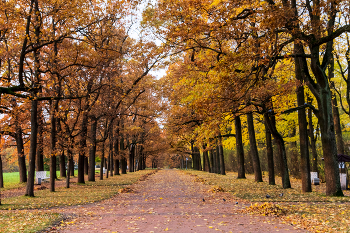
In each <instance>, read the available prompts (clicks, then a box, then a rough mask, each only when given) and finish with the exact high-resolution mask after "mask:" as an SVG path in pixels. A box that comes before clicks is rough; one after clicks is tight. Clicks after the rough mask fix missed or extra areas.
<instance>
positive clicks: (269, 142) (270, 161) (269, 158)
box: [264, 116, 276, 185]
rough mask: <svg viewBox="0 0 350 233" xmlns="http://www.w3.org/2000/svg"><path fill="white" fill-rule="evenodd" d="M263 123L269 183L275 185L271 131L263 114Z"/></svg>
mask: <svg viewBox="0 0 350 233" xmlns="http://www.w3.org/2000/svg"><path fill="white" fill-rule="evenodd" d="M264 123H265V137H266V156H267V166H268V169H269V185H275V184H276V182H275V164H274V162H273V148H272V139H271V132H270V129H269V127H268V125H267V122H266V119H265V116H264Z"/></svg>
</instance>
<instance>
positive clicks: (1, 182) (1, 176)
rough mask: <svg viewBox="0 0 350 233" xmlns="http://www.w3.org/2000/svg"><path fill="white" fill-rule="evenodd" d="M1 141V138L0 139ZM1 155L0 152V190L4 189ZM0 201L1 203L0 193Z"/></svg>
mask: <svg viewBox="0 0 350 233" xmlns="http://www.w3.org/2000/svg"><path fill="white" fill-rule="evenodd" d="M0 140H1V138H0ZM1 157H2V153H1V151H0V188H3V187H4V171H3V170H2V158H1ZM0 201H1V193H0ZM0 204H1V203H0Z"/></svg>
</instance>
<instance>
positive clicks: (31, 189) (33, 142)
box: [25, 94, 38, 197]
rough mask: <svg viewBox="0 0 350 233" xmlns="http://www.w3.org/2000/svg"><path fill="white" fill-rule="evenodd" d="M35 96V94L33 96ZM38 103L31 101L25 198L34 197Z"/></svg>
mask: <svg viewBox="0 0 350 233" xmlns="http://www.w3.org/2000/svg"><path fill="white" fill-rule="evenodd" d="M34 96H35V94H34ZM37 108H38V101H37V100H36V99H34V100H32V107H31V120H30V125H31V133H30V149H29V171H28V181H27V186H26V192H25V195H26V196H30V197H34V175H35V155H36V146H37V144H36V143H37V136H38V122H37V117H38V109H37Z"/></svg>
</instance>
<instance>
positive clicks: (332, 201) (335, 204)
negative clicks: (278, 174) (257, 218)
mask: <svg viewBox="0 0 350 233" xmlns="http://www.w3.org/2000/svg"><path fill="white" fill-rule="evenodd" d="M184 172H185V173H187V174H190V175H192V176H194V177H196V179H195V180H196V181H199V182H203V183H205V184H208V185H211V186H214V187H216V189H220V188H222V189H223V190H224V191H225V192H230V193H232V195H233V198H235V199H236V200H238V202H245V203H250V204H252V207H250V208H249V207H248V208H247V209H246V210H245V211H244V212H247V213H252V214H257V213H258V214H259V213H260V214H262V215H264V214H266V209H264V208H265V207H266V204H265V205H264V203H265V202H267V203H271V204H273V205H275V207H276V205H277V207H279V206H280V207H281V208H283V210H285V212H286V214H284V215H282V216H280V217H281V218H282V219H283V221H285V222H288V223H290V224H293V225H300V226H303V227H305V228H306V229H307V230H309V231H311V232H350V191H349V190H346V191H344V194H345V197H328V196H326V195H325V188H326V185H325V183H322V184H321V185H320V186H313V187H312V188H313V190H314V192H312V193H302V191H301V180H298V179H293V178H292V179H291V183H292V189H283V188H282V185H281V179H280V178H276V183H277V185H268V177H267V176H264V182H262V183H256V182H255V181H254V175H246V177H247V179H237V178H236V177H237V173H233V172H229V173H227V175H225V176H222V175H218V174H213V173H207V172H202V171H192V170H187V171H184ZM282 193H283V196H280V194H282ZM267 194H269V195H270V196H271V197H270V198H266V195H267ZM253 207H254V208H253ZM257 210H258V211H257ZM259 210H260V211H259Z"/></svg>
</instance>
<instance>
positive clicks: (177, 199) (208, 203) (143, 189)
mask: <svg viewBox="0 0 350 233" xmlns="http://www.w3.org/2000/svg"><path fill="white" fill-rule="evenodd" d="M130 187H131V188H132V189H133V190H135V192H134V193H123V194H120V195H118V196H116V197H114V198H112V199H109V200H106V201H103V202H100V203H98V204H90V205H85V206H80V207H75V208H73V207H71V208H63V209H52V210H51V211H52V212H61V213H65V214H66V215H74V216H76V218H75V219H69V220H67V221H66V222H65V223H64V226H59V227H58V228H57V231H58V232H163V231H169V232H181V233H182V232H201V233H202V232H217V231H221V232H276V231H277V232H306V231H304V230H296V229H294V228H293V226H291V225H286V224H282V223H280V222H279V220H278V219H277V218H272V217H262V216H261V217H260V216H250V215H244V214H240V213H239V212H238V210H239V209H241V208H243V207H244V206H245V205H246V204H241V203H239V204H236V200H234V199H232V195H230V194H227V193H226V194H225V193H216V194H213V193H209V192H207V191H208V189H210V187H209V186H207V185H204V184H202V183H198V182H194V178H193V177H191V176H189V175H185V174H183V173H182V172H180V171H176V170H161V171H159V172H158V173H156V174H155V175H152V176H151V177H149V178H148V179H147V180H146V181H142V182H139V183H137V184H134V185H132V186H130ZM203 199H204V201H203ZM223 199H225V200H226V201H224V200H223ZM51 231H52V230H51Z"/></svg>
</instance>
